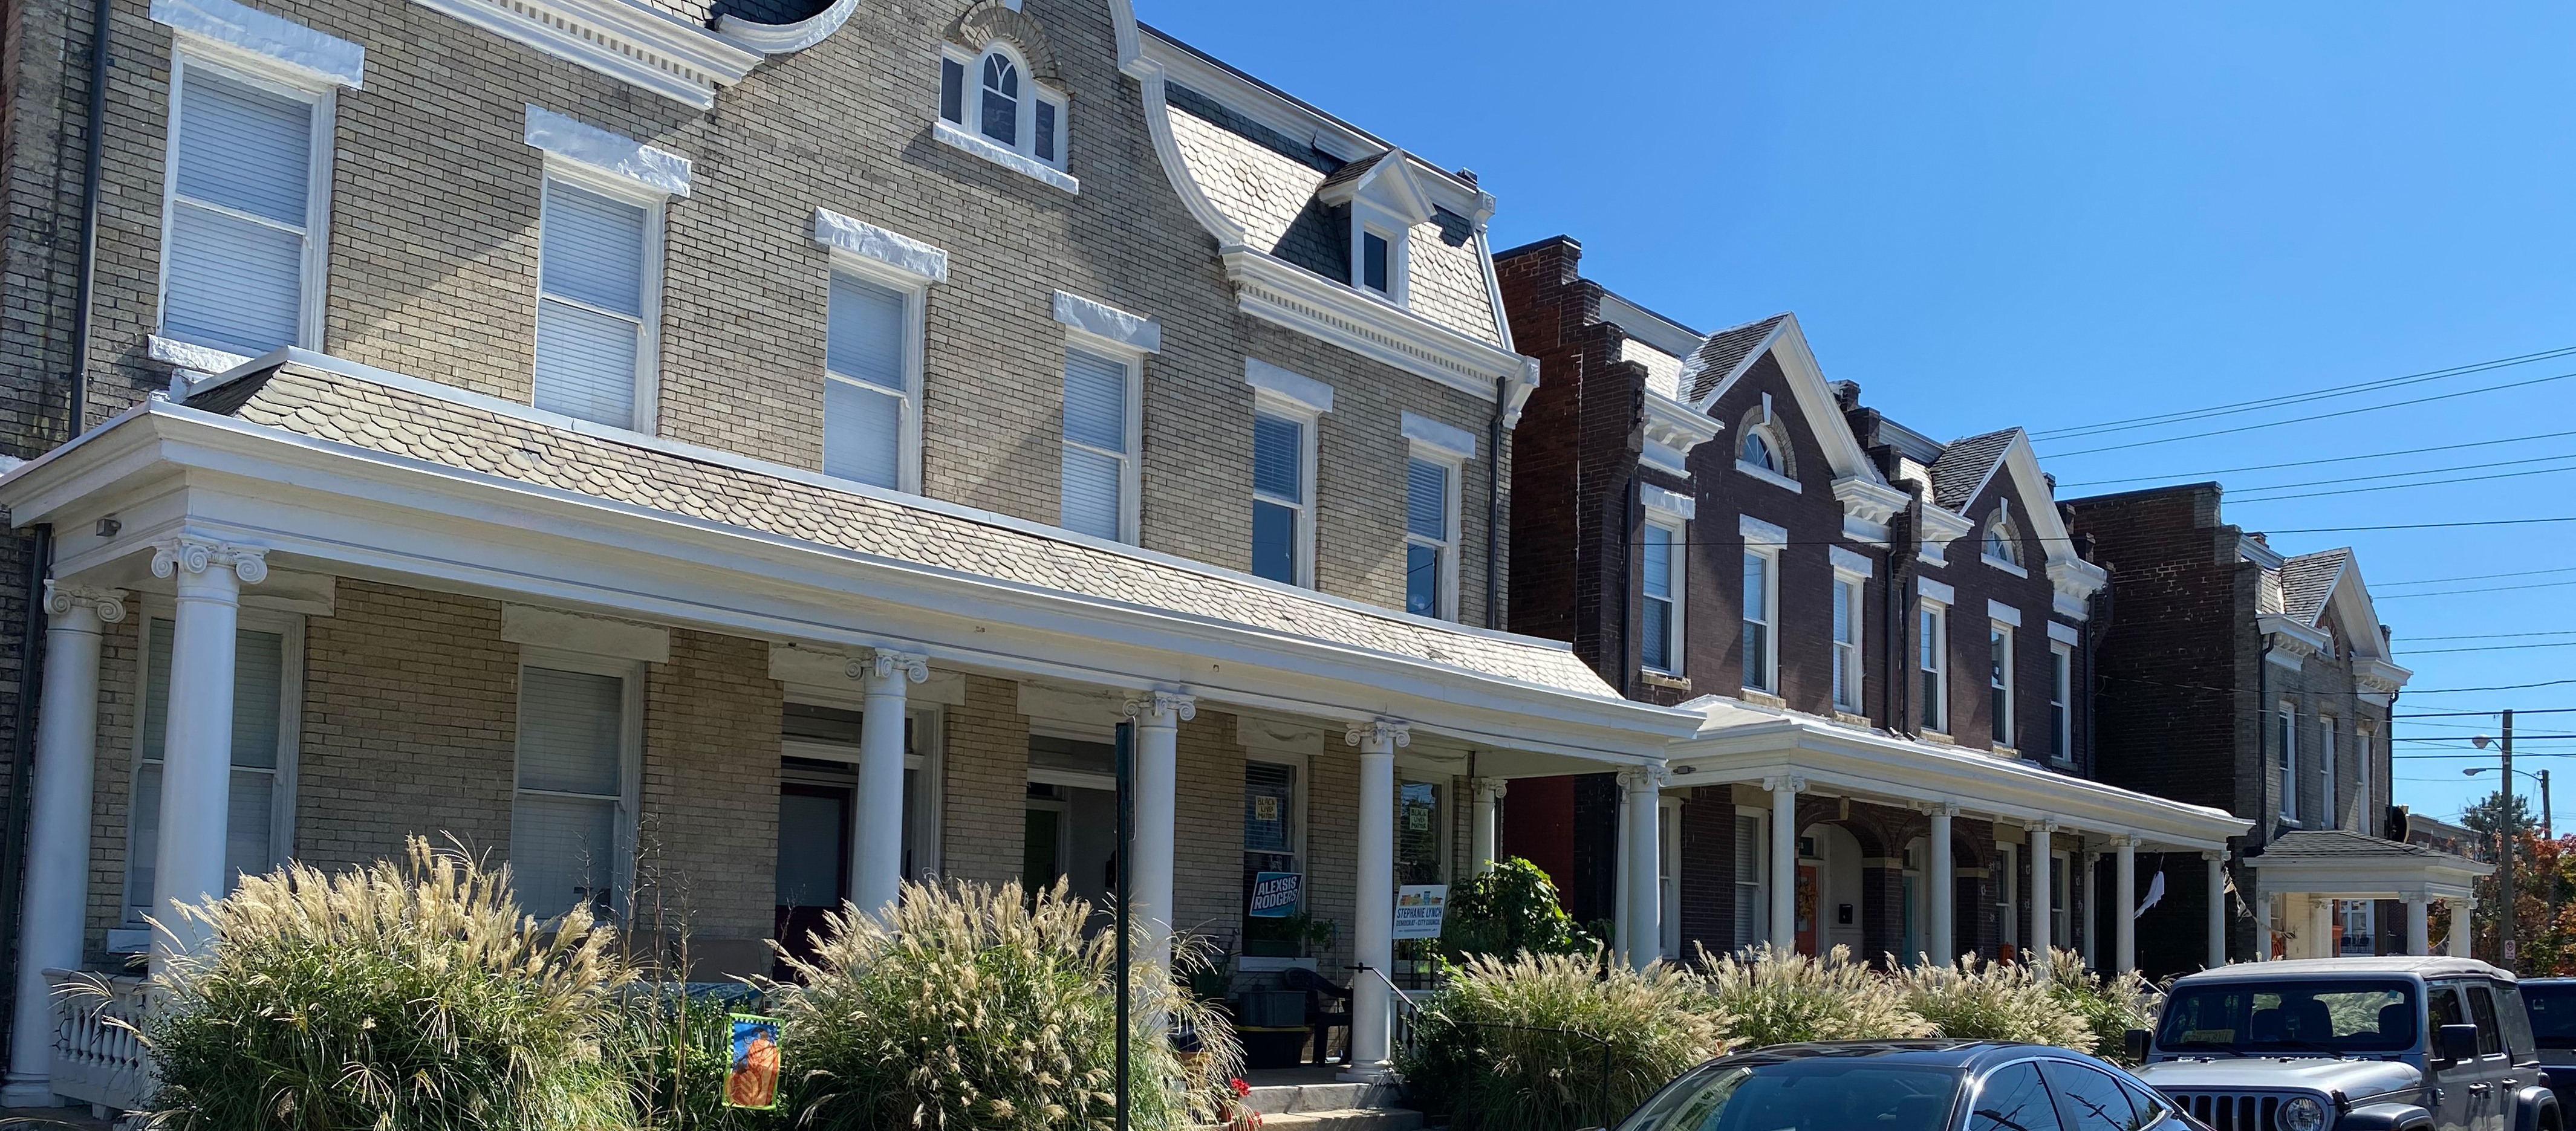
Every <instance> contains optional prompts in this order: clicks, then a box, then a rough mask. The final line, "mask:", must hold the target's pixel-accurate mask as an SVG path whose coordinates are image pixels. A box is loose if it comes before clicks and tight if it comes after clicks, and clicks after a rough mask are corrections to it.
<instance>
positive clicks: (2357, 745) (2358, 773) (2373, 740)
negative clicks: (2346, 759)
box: [2352, 723, 2379, 833]
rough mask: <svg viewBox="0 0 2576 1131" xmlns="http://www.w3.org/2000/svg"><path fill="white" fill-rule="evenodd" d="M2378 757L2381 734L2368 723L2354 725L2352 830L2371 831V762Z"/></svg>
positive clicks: (2359, 831) (2358, 831)
mask: <svg viewBox="0 0 2576 1131" xmlns="http://www.w3.org/2000/svg"><path fill="white" fill-rule="evenodd" d="M2377 757H2379V735H2378V734H2377V733H2375V732H2374V731H2373V730H2372V729H2371V726H2370V724H2368V723H2361V724H2358V725H2356V726H2354V727H2353V731H2352V778H2353V790H2352V800H2353V816H2352V831H2354V832H2357V833H2367V832H2369V831H2370V818H2371V816H2372V811H2371V792H2370V763H2371V761H2372V760H2373V759H2375V758H2377Z"/></svg>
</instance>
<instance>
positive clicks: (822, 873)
mask: <svg viewBox="0 0 2576 1131" xmlns="http://www.w3.org/2000/svg"><path fill="white" fill-rule="evenodd" d="M849 897H850V790H849V789H847V788H845V787H840V786H829V785H810V784H806V783H803V782H786V783H783V784H781V785H780V786H779V787H778V909H777V910H778V918H777V923H776V927H777V931H778V934H777V939H778V942H779V944H780V945H781V946H784V947H786V948H787V950H788V952H789V953H791V954H794V955H796V956H798V957H800V958H811V957H813V954H814V937H813V936H814V933H815V932H816V931H818V930H821V929H822V927H823V915H824V913H826V912H830V911H838V910H840V908H841V904H842V902H843V901H844V900H847V899H848V898H849ZM779 976H781V977H784V976H785V971H784V969H783V968H782V969H781V971H780V975H779Z"/></svg>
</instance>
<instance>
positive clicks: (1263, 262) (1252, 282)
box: [1224, 245, 1538, 426]
mask: <svg viewBox="0 0 2576 1131" xmlns="http://www.w3.org/2000/svg"><path fill="white" fill-rule="evenodd" d="M1224 255H1225V272H1226V276H1227V277H1228V278H1230V279H1232V280H1233V281H1234V284H1235V287H1236V290H1237V295H1238V300H1239V302H1240V303H1241V306H1242V308H1243V312H1244V313H1246V314H1249V315H1252V316H1253V317H1255V318H1259V319H1262V320H1264V321H1267V322H1275V323H1277V324H1279V325H1281V326H1285V327H1287V328H1289V329H1291V330H1295V331H1297V332H1299V333H1302V334H1306V335H1308V336H1310V337H1314V338H1317V339H1320V340H1322V341H1325V342H1329V343H1331V344H1333V345H1337V346H1340V347H1342V348H1343V349H1346V350H1349V351H1351V352H1352V353H1356V354H1359V355H1361V356H1363V357H1369V358H1374V359H1376V360H1378V361H1382V362H1385V363H1386V364H1388V365H1392V366H1395V367H1396V368H1398V369H1403V370H1406V371H1409V372H1412V373H1417V374H1420V375H1422V376H1424V377H1428V378H1430V379H1432V380H1434V381H1438V382H1440V383H1441V384H1444V385H1447V386H1449V387H1451V388H1453V389H1457V390H1459V391H1461V392H1465V393H1471V394H1474V395H1476V396H1478V397H1481V398H1490V397H1492V396H1493V395H1494V382H1495V381H1496V380H1497V379H1500V380H1503V381H1505V382H1508V383H1511V384H1514V385H1522V386H1528V387H1532V388H1534V387H1536V386H1537V385H1538V362H1536V361H1534V360H1532V359H1530V358H1526V357H1522V356H1521V355H1519V354H1516V353H1512V352H1509V351H1507V350H1502V349H1497V348H1495V347H1493V346H1490V345H1487V344H1485V343H1483V342H1480V341H1477V340H1475V339H1474V338H1470V337H1468V336H1467V335H1465V334H1461V333H1459V332H1457V331H1456V330H1452V329H1450V328H1448V327H1446V326H1442V325H1440V324H1439V323H1436V322H1433V321H1431V320H1430V319H1428V318H1424V317H1423V316H1421V315H1419V314H1415V313H1413V312H1412V311H1409V310H1406V309H1404V308H1403V307H1400V306H1396V305H1395V304H1393V303H1389V302H1383V301H1380V300H1378V299H1374V298H1370V297H1368V296H1366V295H1362V294H1361V293H1360V292H1359V291H1357V290H1355V289H1353V288H1352V287H1351V286H1350V285H1348V284H1346V283H1337V282H1334V281H1333V280H1331V279H1327V278H1325V277H1323V276H1321V275H1318V274H1315V273H1314V272H1312V271H1309V270H1306V269H1305V268H1303V267H1299V266H1297V265H1296V264H1293V263H1290V262H1288V261H1286V260H1284V259H1280V258H1278V257H1277V256H1274V255H1270V254H1268V253H1266V252H1262V251H1259V250H1256V249H1254V248H1251V247H1247V246H1243V245H1235V246H1232V247H1228V248H1225V249H1224ZM1527 396H1528V394H1527V393H1526V392H1525V391H1522V392H1519V393H1518V395H1515V396H1511V397H1510V398H1509V399H1510V401H1511V412H1510V413H1509V415H1511V416H1516V415H1518V406H1519V404H1520V403H1521V402H1522V401H1524V400H1526V399H1527ZM1509 423H1510V420H1509V419H1507V420H1506V426H1508V425H1509Z"/></svg>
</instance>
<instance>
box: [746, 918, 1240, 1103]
mask: <svg viewBox="0 0 2576 1131" xmlns="http://www.w3.org/2000/svg"><path fill="white" fill-rule="evenodd" d="M1091 919H1092V907H1091V904H1090V903H1089V902H1087V901H1085V900H1082V899H1079V898H1076V897H1074V896H1073V895H1071V894H1070V893H1069V892H1068V889H1067V888H1066V887H1065V885H1064V884H1063V883H1062V882H1058V883H1057V884H1056V886H1054V887H1053V888H1050V889H1047V890H1043V891H1038V892H1035V893H1025V892H1023V891H1022V890H1021V888H1020V885H1018V884H1017V883H1008V884H1003V885H1001V886H1000V887H991V886H985V885H977V884H970V883H967V882H965V881H962V880H960V881H952V882H950V883H949V884H947V885H944V886H934V885H922V884H910V883H907V884H905V885H904V889H903V897H902V900H901V902H900V903H899V904H898V905H897V906H896V908H895V910H894V912H893V914H892V916H891V917H890V918H887V919H880V918H879V917H878V916H875V915H867V914H860V913H858V912H857V911H856V910H855V909H854V908H850V907H846V906H845V907H843V908H842V910H841V911H840V912H837V913H835V914H833V915H831V916H829V917H828V918H827V920H826V925H825V927H824V929H823V931H822V932H821V933H820V938H819V940H818V942H817V945H816V948H815V955H814V957H813V958H812V959H811V960H810V961H809V960H805V959H800V958H796V957H793V956H789V957H787V959H786V961H787V965H788V967H789V969H790V970H792V971H793V972H794V975H795V978H796V980H797V981H800V982H802V983H803V985H802V986H801V987H798V988H782V989H783V991H784V992H782V993H781V995H780V1001H779V1005H778V1010H779V1015H780V1019H781V1020H782V1021H784V1022H785V1023H786V1031H785V1033H784V1034H783V1039H782V1041H781V1042H780V1043H781V1044H782V1045H783V1046H784V1047H785V1049H786V1050H787V1057H788V1060H787V1065H786V1069H787V1073H788V1075H789V1077H791V1079H789V1080H788V1081H785V1085H786V1086H787V1087H789V1088H791V1089H793V1093H792V1094H796V1095H799V1096H801V1099H800V1100H799V1101H798V1102H797V1104H796V1107H797V1110H795V1111H793V1112H791V1113H789V1114H790V1119H791V1120H792V1121H794V1122H795V1123H796V1124H797V1125H798V1126H800V1127H810V1128H816V1129H821V1131H830V1129H840V1128H905V1129H911V1131H1062V1129H1079V1131H1106V1129H1108V1128H1109V1127H1110V1126H1111V1124H1112V1122H1113V1116H1114V1109H1115V1085H1116V1080H1117V1059H1116V1049H1117V1034H1118V1025H1117V1017H1116V1012H1115V1011H1116V1008H1117V1002H1116V995H1115V993H1114V991H1113V986H1114V983H1115V980H1116V978H1117V971H1116V968H1115V966H1114V965H1113V963H1114V960H1115V956H1116V949H1115V948H1116V946H1117V940H1116V938H1115V935H1114V932H1108V931H1096V932H1095V931H1088V930H1086V929H1085V928H1086V926H1087V925H1088V924H1089V923H1090V921H1091ZM782 953H783V952H782ZM1193 957H1194V956H1192V955H1190V954H1188V953H1187V952H1186V951H1184V953H1182V954H1181V955H1179V956H1177V960H1176V962H1175V966H1176V967H1186V966H1187V964H1188V963H1189V962H1190V961H1191V960H1192V959H1193ZM1147 969H1149V968H1148V967H1145V966H1143V965H1142V964H1139V965H1138V967H1137V971H1138V973H1139V974H1140V975H1142V974H1143V973H1144V972H1145V971H1146V970H1147ZM1186 984H1187V971H1186V969H1185V968H1184V969H1175V970H1174V972H1173V973H1172V975H1171V976H1170V977H1167V978H1164V979H1161V980H1159V981H1158V982H1156V983H1154V984H1146V985H1139V986H1137V993H1136V997H1135V1000H1136V1001H1137V1003H1138V1008H1137V1010H1136V1015H1135V1017H1134V1018H1133V1024H1132V1028H1131V1034H1132V1045H1133V1050H1132V1054H1131V1060H1130V1068H1129V1092H1130V1107H1129V1112H1130V1119H1131V1123H1132V1125H1133V1126H1134V1127H1137V1128H1143V1129H1147V1131H1182V1129H1184V1128H1188V1127H1192V1126H1196V1125H1200V1124H1205V1123H1210V1122H1215V1121H1216V1119H1217V1113H1218V1110H1219V1105H1220V1104H1221V1103H1223V1102H1225V1101H1226V1100H1227V1099H1230V1098H1231V1092H1230V1091H1229V1090H1228V1089H1227V1087H1226V1083H1227V1081H1228V1080H1229V1079H1231V1078H1232V1077H1233V1076H1235V1075H1236V1074H1237V1071H1238V1067H1239V1065H1240V1063H1241V1060H1242V1055H1241V1051H1240V1048H1239V1046H1237V1045H1236V1043H1235V1040H1234V1032H1233V1029H1232V1028H1231V1026H1229V1025H1228V1024H1227V1022H1226V1020H1225V1018H1224V1017H1223V1016H1222V1015H1220V1014H1218V1013H1216V1012H1215V1011H1214V1010H1212V1009H1209V1008H1207V1007H1206V1006H1204V1005H1202V1004H1201V1003H1199V1002H1198V1001H1197V1000H1196V999H1193V998H1192V997H1190V995H1189V994H1188V992H1187V990H1186V989H1185V986H1186ZM1157 1014H1160V1015H1163V1016H1169V1017H1171V1018H1172V1019H1173V1020H1175V1021H1176V1022H1179V1023H1182V1024H1183V1025H1185V1026H1187V1027H1190V1028H1193V1029H1195V1031H1196V1033H1197V1036H1198V1043H1199V1044H1200V1046H1201V1049H1200V1050H1199V1051H1196V1052H1194V1053H1189V1054H1184V1053H1180V1052H1176V1051H1175V1050H1174V1049H1173V1047H1172V1042H1171V1041H1169V1040H1167V1039H1166V1037H1165V1033H1164V1031H1163V1030H1162V1029H1161V1028H1159V1027H1157V1025H1156V1020H1155V1015H1157Z"/></svg>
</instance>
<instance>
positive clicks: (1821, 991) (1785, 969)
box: [1699, 945, 1933, 1047]
mask: <svg viewBox="0 0 2576 1131" xmlns="http://www.w3.org/2000/svg"><path fill="white" fill-rule="evenodd" d="M1699 964H1700V968H1701V970H1702V971H1704V973H1703V974H1702V984H1703V992H1704V993H1705V994H1706V996H1707V999H1708V1002H1709V1005H1710V1006H1711V1007H1712V1008H1713V1009H1714V1010H1716V1011H1717V1012H1719V1013H1722V1014H1723V1015H1725V1017H1726V1018H1727V1036H1729V1037H1731V1038H1733V1039H1734V1040H1735V1041H1736V1042H1737V1043H1738V1044H1742V1045H1747V1046H1753V1047H1760V1046H1762V1045H1779V1044H1790V1043H1793V1042H1799V1041H1850V1040H1867V1039H1873V1038H1891V1037H1928V1036H1931V1035H1932V1034H1933V1028H1932V1025H1931V1023H1930V1022H1928V1021H1925V1020H1924V1019H1923V1017H1922V1016H1921V1015H1919V1014H1917V1013H1915V1012H1914V1011H1913V1010H1911V1009H1908V1008H1907V1007H1906V1003H1905V995H1903V994H1900V993H1896V992H1894V991H1893V990H1892V989H1891V987H1890V986H1889V985H1888V982H1887V977H1886V975H1883V974H1880V973H1878V972H1877V971H1874V970H1872V969H1870V968H1869V967H1868V966H1867V965H1865V964H1862V963H1859V962H1854V961H1852V957H1851V950H1850V949H1849V948H1847V947H1839V946H1838V947H1835V948H1833V949H1832V950H1830V951H1828V952H1826V953H1825V954H1824V955H1823V956H1822V957H1816V956H1813V955H1805V954H1795V953H1790V954H1782V953H1778V952H1775V951H1773V950H1772V949H1771V948H1770V947H1769V946H1768V945H1764V946H1759V947H1755V948H1753V949H1752V950H1749V951H1745V952H1743V953H1741V954H1726V955H1712V954H1710V953H1708V951H1707V950H1705V949H1702V950H1701V951H1700V956H1699Z"/></svg>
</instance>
